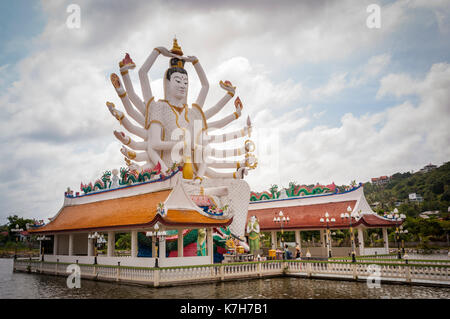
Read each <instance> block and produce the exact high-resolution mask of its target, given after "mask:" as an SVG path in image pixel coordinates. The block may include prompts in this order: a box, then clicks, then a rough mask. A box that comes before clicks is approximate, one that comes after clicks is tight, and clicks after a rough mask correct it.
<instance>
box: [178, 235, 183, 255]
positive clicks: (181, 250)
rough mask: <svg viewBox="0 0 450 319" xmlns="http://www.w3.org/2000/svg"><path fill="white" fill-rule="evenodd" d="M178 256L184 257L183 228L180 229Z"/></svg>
mask: <svg viewBox="0 0 450 319" xmlns="http://www.w3.org/2000/svg"><path fill="white" fill-rule="evenodd" d="M177 246H178V254H177V255H178V257H183V249H184V247H183V229H178V243H177Z"/></svg>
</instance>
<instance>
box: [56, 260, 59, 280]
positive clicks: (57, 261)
mask: <svg viewBox="0 0 450 319" xmlns="http://www.w3.org/2000/svg"><path fill="white" fill-rule="evenodd" d="M58 263H59V259H56V264H55V275H56V276H58Z"/></svg>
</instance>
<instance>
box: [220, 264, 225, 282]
mask: <svg viewBox="0 0 450 319" xmlns="http://www.w3.org/2000/svg"><path fill="white" fill-rule="evenodd" d="M223 267H224V266H223V265H220V280H222V281H224V280H225V271H224V269H223Z"/></svg>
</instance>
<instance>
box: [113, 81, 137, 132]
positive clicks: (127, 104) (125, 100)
mask: <svg viewBox="0 0 450 319" xmlns="http://www.w3.org/2000/svg"><path fill="white" fill-rule="evenodd" d="M111 83H112V84H113V86H114V88H115V89H116V92H117V95H118V96H119V97H120V99H121V100H122V104H123V106H124V107H125V111H127V113H128V115H129V116H131V117H132V118H133V119H134V120H135V121H136V122H138V123H139V124H140V125H141V126H142V127H144V126H145V124H144V123H145V119H144V116H143V115H142V114H141V113H139V112H138V111H136V109H135V108H134V107H133V105H131V102H130V99H129V98H128V96H127V92H126V91H125V89H124V87H123V86H122V84H121V83H120V79H119V77H118V76H117V74H115V73H113V74H111Z"/></svg>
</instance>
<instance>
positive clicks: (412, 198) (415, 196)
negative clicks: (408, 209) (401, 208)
mask: <svg viewBox="0 0 450 319" xmlns="http://www.w3.org/2000/svg"><path fill="white" fill-rule="evenodd" d="M409 201H410V202H418V203H421V202H423V197H422V196H420V195H419V194H416V193H411V194H409Z"/></svg>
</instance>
